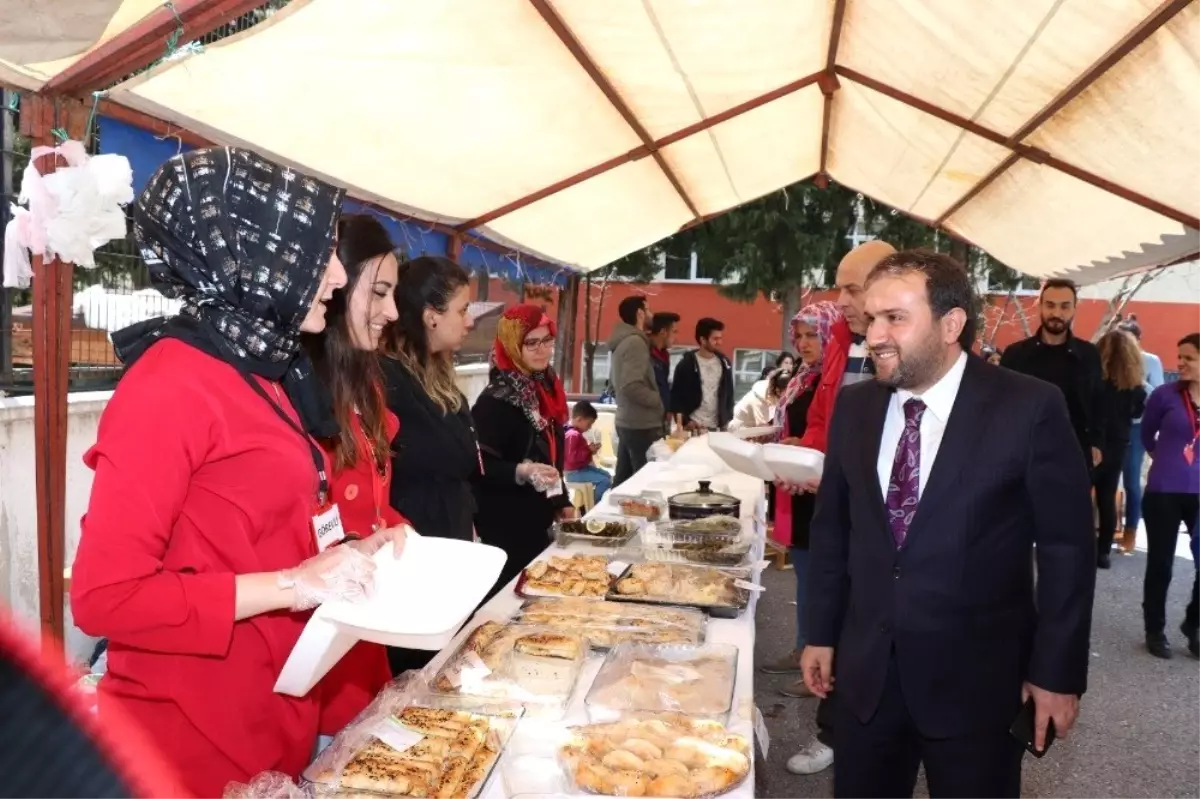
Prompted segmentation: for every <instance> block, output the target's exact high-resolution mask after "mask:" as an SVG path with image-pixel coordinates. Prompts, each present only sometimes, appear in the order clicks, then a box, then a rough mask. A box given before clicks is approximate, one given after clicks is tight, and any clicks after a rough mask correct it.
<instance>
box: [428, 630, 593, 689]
mask: <svg viewBox="0 0 1200 799" xmlns="http://www.w3.org/2000/svg"><path fill="white" fill-rule="evenodd" d="M585 654H586V650H585V649H584V641H583V639H582V638H581V637H580V636H579V635H578V634H576V633H574V632H567V631H565V630H561V631H560V630H544V629H539V628H537V627H532V626H528V625H524V624H516V623H509V624H503V623H500V622H494V621H486V622H484V623H482V624H480V625H479V626H478V627H476V628H475V629H474V630H472V631H471V632H470V634H469V635H468V636H467V637H466V639H465V640H464V641H463V643H462V645H461V646H460V647H459V648H458V650H457V651H456V652H455V653H454V654H453V655H451V656H450V658H449V659H448V660H447V661H446V663H445V665H444V666H442V668H441V670H440V671H439V672H438V674H437V676H436V677H434V679H433V680H432V682H431V687H432V688H433V690H435V691H437V692H439V693H444V694H455V695H457V696H459V697H486V698H489V699H492V698H498V699H510V700H515V701H520V702H523V703H526V704H527V705H528V704H529V703H533V704H535V705H536V704H542V705H545V704H547V703H548V702H550V703H551V704H552V703H553V702H557V701H558V700H564V699H565V698H566V697H569V696H570V694H571V691H572V690H574V687H575V680H576V678H577V677H578V675H579V664H580V661H581V660H582V659H583V657H584V656H585ZM551 700H553V702H551ZM543 709H544V708H543Z"/></svg>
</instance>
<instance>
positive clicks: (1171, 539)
mask: <svg viewBox="0 0 1200 799" xmlns="http://www.w3.org/2000/svg"><path fill="white" fill-rule="evenodd" d="M1142 442H1143V443H1144V444H1145V445H1146V452H1147V454H1149V455H1150V457H1151V458H1153V459H1154V460H1153V463H1151V464H1150V477H1149V479H1148V480H1147V481H1146V493H1145V495H1144V497H1143V499H1142V515H1143V516H1144V517H1145V519H1146V537H1147V539H1148V541H1149V547H1148V550H1147V554H1146V579H1145V582H1144V584H1143V589H1142V616H1143V619H1144V620H1145V623H1146V648H1147V649H1149V650H1150V654H1152V655H1154V656H1155V657H1160V658H1169V657H1171V645H1170V644H1169V643H1168V642H1167V636H1166V635H1165V633H1164V630H1165V629H1166V624H1167V613H1166V604H1167V587H1168V586H1169V585H1170V584H1171V566H1172V564H1173V563H1174V560H1175V543H1176V541H1178V540H1179V539H1178V536H1179V526H1180V524H1183V525H1186V526H1187V531H1188V534H1189V535H1191V537H1192V552H1193V559H1194V558H1195V551H1196V547H1195V543H1196V536H1197V533H1198V532H1200V451H1197V450H1200V333H1192V334H1190V335H1187V336H1184V337H1183V339H1182V340H1180V342H1179V381H1178V382H1175V383H1167V384H1166V385H1162V386H1159V387H1158V388H1157V389H1155V390H1154V393H1153V394H1151V395H1150V399H1149V400H1147V402H1146V413H1145V415H1144V416H1143V417H1142ZM1198 584H1200V571H1198V572H1197V573H1196V576H1195V577H1194V578H1193V581H1192V601H1191V602H1190V603H1188V606H1187V614H1186V616H1185V617H1184V621H1183V625H1182V627H1180V629H1181V630H1182V632H1183V634H1184V636H1185V637H1186V638H1187V640H1188V650H1189V651H1190V652H1191V653H1192V655H1194V656H1196V657H1200V641H1197V632H1198V631H1200V602H1198V601H1197V589H1198Z"/></svg>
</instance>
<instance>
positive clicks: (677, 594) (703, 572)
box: [615, 563, 746, 607]
mask: <svg viewBox="0 0 1200 799" xmlns="http://www.w3.org/2000/svg"><path fill="white" fill-rule="evenodd" d="M734 579H735V578H734V577H733V576H732V575H731V574H729V573H727V572H723V571H721V570H719V569H713V568H710V567H707V566H687V565H683V564H677V563H637V564H634V566H633V568H631V569H630V570H629V571H628V572H627V573H626V574H625V576H623V577H622V578H621V579H619V580H617V583H616V586H615V589H616V592H617V593H618V594H620V595H621V596H626V597H630V598H638V597H644V598H645V599H647V600H653V601H657V602H678V603H680V604H685V605H706V606H729V607H740V606H741V605H743V604H744V602H745V599H746V592H745V591H744V590H743V589H741V588H738V587H737V585H735V583H734Z"/></svg>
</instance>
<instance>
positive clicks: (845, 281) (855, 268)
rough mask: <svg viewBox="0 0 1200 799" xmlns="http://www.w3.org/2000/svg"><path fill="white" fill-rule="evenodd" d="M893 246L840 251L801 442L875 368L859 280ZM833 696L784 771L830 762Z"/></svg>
mask: <svg viewBox="0 0 1200 799" xmlns="http://www.w3.org/2000/svg"><path fill="white" fill-rule="evenodd" d="M895 251H896V248H895V247H893V246H892V245H890V244H888V243H887V242H885V241H878V240H875V241H868V242H866V243H864V244H860V245H859V246H857V247H855V248H854V249H853V250H851V251H850V252H848V253H846V257H844V258H843V259H842V261H841V263H839V264H838V268H837V277H836V286H835V287H836V288H837V291H838V298H837V304H838V307H839V308H841V309H842V315H843V316H844V317H845V318H844V319H841V320H838V322H837V323H836V324H835V325H834V326H833V339H832V341H830V343H829V346H828V347H827V348H826V350H825V353H824V355H823V358H822V364H821V380H820V383H819V384H818V385H817V393H816V396H814V397H813V401H812V405H811V406H809V409H808V426H807V427H806V428H805V430H804V436H803V437H802V438H801V439H800V445H801V446H804V447H809V448H811V449H816V450H820V451H821V452H824V451H825V445H826V441H827V439H828V435H829V420H830V419H831V418H832V417H833V406H834V401H835V400H836V399H837V395H838V392H839V390H840V389H841V388H842V386H848V385H850V384H851V383H857V382H859V381H862V380H870V379H871V378H872V377H873V376H874V374H875V367H874V365H873V364H872V362H871V358H870V357H869V356H868V354H867V345H866V333H867V316H866V313H865V311H864V310H863V307H864V305H865V302H866V294H865V284H866V282H867V275H869V274H870V273H871V270H872V269H874V268H875V264H877V263H879V262H880V261H882V260H883V259H884V258H886V257H887V256H889V255H891V254H892V253H894V252H895ZM804 489H805V490H807V491H816V489H817V484H816V483H813V484H811V485H807V486H804ZM797 579H799V575H797ZM799 654H800V653H798V652H796V653H793V654H792V655H791V656H790V657H785V658H783V659H781V660H779V661H775V662H772V663H768V664H767V665H766V666H764V667H763V669H762V670H763V671H764V672H765V673H768V674H783V673H789V672H795V673H799V672H800V660H799ZM782 693H783V695H784V696H788V697H794V698H804V697H809V696H812V692H811V691H809V690H808V688H806V687H805V685H804V680H798V681H797V682H796V683H795V684H793V685H791V686H789V687H787V688H784V689H783V690H782ZM833 696H834V694H830V699H822V700H821V704H820V706H819V707H818V708H817V727H818V733H817V737H816V738H815V739H814V740H813V741H812V742H810V743H809V745H808V746H806V747H804V748H803V749H801V750H800V752H799V753H798V754H796V755H793V756H792V758H791V759H789V760H788V763H787V767H788V771H791V772H792V773H793V774H816V773H817V772H819V771H824V770H825V769H827V768H829V766H830V765H832V764H833V723H832V718H833V703H832V699H833Z"/></svg>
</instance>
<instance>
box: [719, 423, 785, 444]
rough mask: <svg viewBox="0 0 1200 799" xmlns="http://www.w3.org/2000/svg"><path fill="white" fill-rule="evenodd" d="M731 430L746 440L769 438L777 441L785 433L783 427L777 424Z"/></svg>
mask: <svg viewBox="0 0 1200 799" xmlns="http://www.w3.org/2000/svg"><path fill="white" fill-rule="evenodd" d="M729 432H730V433H732V434H733V435H735V436H737V437H738V438H740V439H743V440H745V441H749V440H751V439H755V438H769V439H770V440H772V441H776V440H778V439H779V437H780V436H781V435H782V434H783V428H782V427H777V426H776V425H763V426H762V427H739V428H738V429H737V430H730V431H729Z"/></svg>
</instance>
